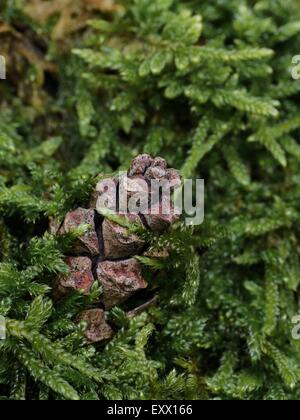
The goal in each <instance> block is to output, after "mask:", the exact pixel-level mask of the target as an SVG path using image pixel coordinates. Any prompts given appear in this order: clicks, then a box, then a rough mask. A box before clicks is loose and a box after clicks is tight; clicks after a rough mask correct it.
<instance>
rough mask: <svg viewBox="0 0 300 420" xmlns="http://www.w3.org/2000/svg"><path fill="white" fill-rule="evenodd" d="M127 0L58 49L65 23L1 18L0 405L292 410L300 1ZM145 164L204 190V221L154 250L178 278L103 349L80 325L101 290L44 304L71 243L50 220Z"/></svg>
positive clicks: (116, 313)
mask: <svg viewBox="0 0 300 420" xmlns="http://www.w3.org/2000/svg"><path fill="white" fill-rule="evenodd" d="M120 3H121V4H123V9H118V10H117V11H115V12H113V11H111V12H109V13H104V12H101V11H94V12H93V13H90V14H89V16H88V18H89V19H88V21H86V22H85V24H84V27H83V28H82V27H81V28H80V30H78V31H75V32H72V33H69V32H68V33H67V34H66V37H65V40H64V42H62V41H61V40H60V41H57V40H55V37H53V28H54V27H55V25H56V23H57V19H58V16H50V18H49V19H48V20H46V21H44V22H36V21H34V20H33V19H32V18H29V17H28V16H27V15H26V14H25V9H24V7H25V6H24V4H22V2H16V1H15V2H12V1H9V2H4V5H3V11H2V12H1V14H2V19H3V21H5V22H6V24H7V25H10V28H13V29H14V31H15V32H14V31H12V30H9V31H5V32H3V33H1V34H0V43H1V44H0V45H1V48H0V53H1V54H6V55H7V56H8V58H9V60H7V61H8V69H7V73H8V79H7V80H6V81H3V80H2V81H0V95H1V96H0V97H1V99H0V240H1V247H0V258H1V260H0V315H3V316H5V317H6V318H7V319H8V320H9V321H8V333H9V334H8V338H7V340H5V341H1V342H0V395H2V398H4V399H6V398H12V399H23V398H27V399H39V398H40V399H45V398H56V399H60V398H67V399H78V398H80V399H98V398H100V399H102V398H108V399H113V398H129V399H139V398H150V399H151V398H162V399H164V398H165V399H168V398H170V399H189V398H201V399H202V398H204V399H213V398H221V399H298V398H299V397H300V395H299V381H300V376H299V371H300V370H299V368H300V366H299V365H300V357H299V355H300V353H299V342H298V341H296V340H294V339H293V338H292V334H291V330H292V328H293V325H292V322H291V320H292V318H293V316H294V315H296V314H297V313H298V312H299V282H300V261H299V233H300V232H299V224H298V214H299V210H300V208H299V207H300V206H299V203H300V200H299V198H300V197H299V184H300V179H299V169H300V160H299V157H300V153H299V147H300V146H299V133H300V131H299V128H300V119H299V116H298V102H299V100H298V94H299V91H300V85H299V82H298V81H296V80H293V78H292V75H291V65H292V64H291V63H292V57H293V56H294V55H297V54H298V53H299V50H298V48H299V41H300V23H299V22H300V12H299V4H298V2H297V1H296V0H276V1H273V0H258V1H256V2H253V1H250V0H249V1H248V0H226V1H223V0H216V1H214V2H212V1H209V0H207V1H201V2H199V1H196V0H195V1H194V0H190V1H179V0H136V1H134V0H128V1H120ZM0 25H4V23H0ZM17 33H19V34H21V37H19V36H18V35H17ZM24 43H25V44H24ZM12 45H13V46H14V49H12V47H11V46H12ZM24 45H25V49H26V51H28V50H30V51H31V56H30V58H28V56H27V55H26V54H25V55H24ZM12 51H14V52H12ZM138 152H148V153H152V154H155V155H157V154H160V155H162V156H164V157H165V158H166V159H167V160H168V162H169V164H170V165H171V166H174V167H177V168H179V169H181V170H182V173H183V175H184V176H185V177H198V178H199V177H200V178H204V179H205V180H206V220H205V223H204V224H203V225H202V226H199V227H194V228H187V227H185V226H181V227H178V228H176V229H174V230H173V231H171V232H169V233H168V234H167V235H165V236H164V237H162V238H159V240H158V238H155V237H153V238H151V240H152V241H153V246H156V247H160V246H171V247H172V249H173V252H172V255H171V257H170V260H169V261H168V262H167V263H166V267H165V268H166V270H168V276H167V277H163V276H157V274H156V272H155V271H153V272H152V274H151V275H150V281H151V282H152V284H153V288H157V287H159V290H160V291H159V295H160V299H159V304H158V305H157V307H156V308H152V309H150V310H149V313H148V314H146V313H145V314H143V315H141V316H139V317H137V318H135V319H134V320H132V321H131V322H129V321H128V319H127V318H126V317H125V315H124V312H122V310H121V309H114V310H113V311H112V312H111V314H110V317H111V319H112V320H113V321H114V323H115V325H116V328H117V329H118V331H119V332H118V334H117V336H116V337H115V338H114V339H113V340H112V341H111V342H110V343H109V344H108V345H107V346H106V347H104V348H99V349H94V348H93V347H87V346H83V338H82V326H76V325H75V324H74V323H73V322H72V320H73V319H74V316H75V315H76V314H77V313H78V312H79V311H80V309H81V308H82V307H86V305H88V304H91V303H93V299H94V298H95V299H96V297H97V296H98V293H99V291H98V290H95V293H94V294H92V296H91V297H90V298H89V299H87V298H84V297H83V296H80V295H79V296H72V297H71V298H69V299H67V300H66V301H63V302H59V303H58V302H52V301H51V281H52V278H53V277H54V276H55V275H56V274H57V273H64V272H65V271H66V266H65V264H64V263H63V260H62V258H63V255H64V252H65V250H66V249H67V247H68V246H69V244H70V241H71V240H72V239H74V235H73V238H72V237H71V238H70V237H63V238H61V239H57V238H55V237H53V236H51V235H49V234H48V233H45V232H46V230H47V225H48V218H49V217H59V218H62V217H63V216H64V214H65V213H66V212H67V211H68V210H69V209H71V208H74V207H75V206H77V205H78V204H81V205H82V204H84V203H85V202H86V200H88V197H89V193H90V191H91V188H92V186H93V185H94V183H95V180H96V176H97V175H98V174H99V173H105V172H107V173H111V172H112V171H115V170H117V169H118V168H124V167H127V166H128V163H129V161H130V160H131V159H132V157H134V156H135V155H136V154H137V153H138ZM145 263H146V265H149V266H150V267H151V265H153V264H151V261H146V262H145ZM153 268H154V269H155V268H156V266H153ZM130 304H131V305H132V307H134V304H135V300H134V299H133V301H132V302H131V303H130ZM123 309H124V308H123ZM70 354H71V355H72V356H70ZM54 360H55V362H56V363H55V365H54V363H53V361H54ZM103 379H105V380H103Z"/></svg>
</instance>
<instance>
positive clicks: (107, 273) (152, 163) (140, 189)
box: [51, 154, 181, 343]
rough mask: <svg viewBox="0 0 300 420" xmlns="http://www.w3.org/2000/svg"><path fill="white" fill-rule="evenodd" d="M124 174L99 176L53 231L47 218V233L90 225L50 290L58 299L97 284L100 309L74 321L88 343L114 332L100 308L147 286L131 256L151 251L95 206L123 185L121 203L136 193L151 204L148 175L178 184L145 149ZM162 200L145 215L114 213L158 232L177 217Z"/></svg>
mask: <svg viewBox="0 0 300 420" xmlns="http://www.w3.org/2000/svg"><path fill="white" fill-rule="evenodd" d="M127 176H128V178H127V179H126V177H124V175H121V176H120V177H119V178H107V179H103V180H101V181H99V182H98V184H97V186H96V189H95V192H94V193H93V196H92V198H91V202H90V208H89V209H83V208H79V209H76V210H74V211H71V212H70V213H68V214H67V215H66V217H65V220H64V222H63V224H62V226H61V227H60V228H56V230H55V231H54V227H53V226H55V222H54V221H52V223H51V226H52V232H53V233H54V232H58V234H63V233H66V232H69V231H70V230H72V229H74V228H76V227H79V226H80V225H82V224H85V225H88V227H89V229H88V230H87V232H86V233H85V234H84V235H82V236H81V237H80V238H79V240H78V241H77V243H76V244H75V245H74V247H73V249H72V250H71V251H70V256H68V257H67V258H66V263H67V264H68V265H69V267H70V274H69V275H68V276H66V277H62V276H60V277H59V278H57V279H56V281H55V284H54V294H55V295H56V296H57V297H58V298H61V297H63V296H65V295H67V294H69V293H71V292H72V291H73V292H74V291H76V290H79V289H80V290H83V291H84V293H86V294H88V293H89V291H90V289H91V287H92V285H93V283H94V281H96V280H97V281H98V282H99V283H100V284H101V285H102V287H103V294H102V296H101V301H100V302H99V308H96V309H88V310H86V311H84V312H83V313H82V314H81V315H80V316H79V317H78V321H79V320H85V321H86V322H87V324H88V326H87V329H86V334H85V335H86V338H87V340H88V341H90V342H93V343H99V342H101V341H103V340H107V339H109V338H111V337H112V335H113V331H112V329H111V328H110V326H109V325H108V324H107V323H106V320H105V312H104V310H103V309H102V308H104V309H105V310H109V309H111V308H112V307H114V306H116V305H120V304H121V303H123V302H124V301H126V300H127V299H129V298H130V297H131V296H132V295H134V294H135V293H136V292H138V291H139V290H143V289H145V288H146V287H147V283H146V281H145V279H144V277H143V272H142V266H141V264H140V263H139V262H138V261H137V259H135V258H134V257H135V256H138V255H145V256H147V255H148V256H149V255H151V253H150V254H149V249H147V244H146V243H145V242H144V241H143V240H142V239H141V238H139V237H138V236H137V235H135V234H132V233H129V232H128V230H127V228H125V227H122V226H120V225H118V224H116V223H115V222H113V221H111V220H108V219H106V218H103V217H102V216H100V215H98V216H97V217H96V214H97V212H96V208H98V209H99V208H100V209H101V208H102V207H103V202H105V205H106V207H108V208H109V209H111V208H112V207H113V205H114V203H115V201H116V198H117V197H118V196H119V195H120V194H121V192H122V191H123V190H126V192H127V194H128V196H127V200H128V201H127V202H125V208H127V207H128V204H129V202H130V203H131V204H132V198H133V199H135V198H136V196H135V194H136V193H138V194H141V195H142V196H143V197H144V198H145V202H146V203H150V202H151V200H152V198H153V195H152V194H151V186H152V185H151V183H152V181H153V180H159V181H162V182H164V183H165V185H167V186H170V187H171V190H172V191H173V190H174V189H175V188H176V187H178V186H180V184H181V179H180V175H179V172H178V171H176V170H175V169H168V168H167V163H166V161H165V160H164V159H163V158H160V157H157V158H152V157H151V156H149V155H146V154H144V155H139V156H137V157H136V158H135V159H134V160H133V162H132V164H131V166H130V168H129V170H128V173H127ZM116 187H117V188H116ZM165 200H166V198H165V197H164V196H163V197H160V198H159V202H156V203H155V205H154V207H153V208H152V211H151V212H150V213H149V214H146V213H145V214H144V212H143V211H142V210H141V208H140V212H141V213H142V215H141V214H139V213H134V214H132V213H129V212H128V211H126V212H125V213H124V211H122V212H121V213H120V212H119V215H120V214H122V215H126V217H127V218H128V219H129V220H131V221H133V222H139V223H140V224H143V225H144V227H145V228H146V229H150V230H152V231H154V232H158V233H161V232H163V231H165V230H167V229H168V228H169V227H170V226H171V225H172V224H174V223H175V222H176V221H178V220H179V216H178V214H176V212H175V210H174V205H173V203H172V200H171V203H172V205H171V211H169V212H167V213H166V214H164V213H165V212H164V209H165V207H164V206H163V204H165ZM99 202H100V205H99ZM121 202H122V200H121ZM97 203H98V205H97ZM123 204H124V203H123V202H122V205H123ZM120 210H121V209H120ZM122 210H123V209H122ZM156 254H157V253H155V254H153V255H156ZM163 255H165V256H166V257H167V255H168V252H167V250H166V252H160V253H159V256H158V258H159V257H160V258H163Z"/></svg>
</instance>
